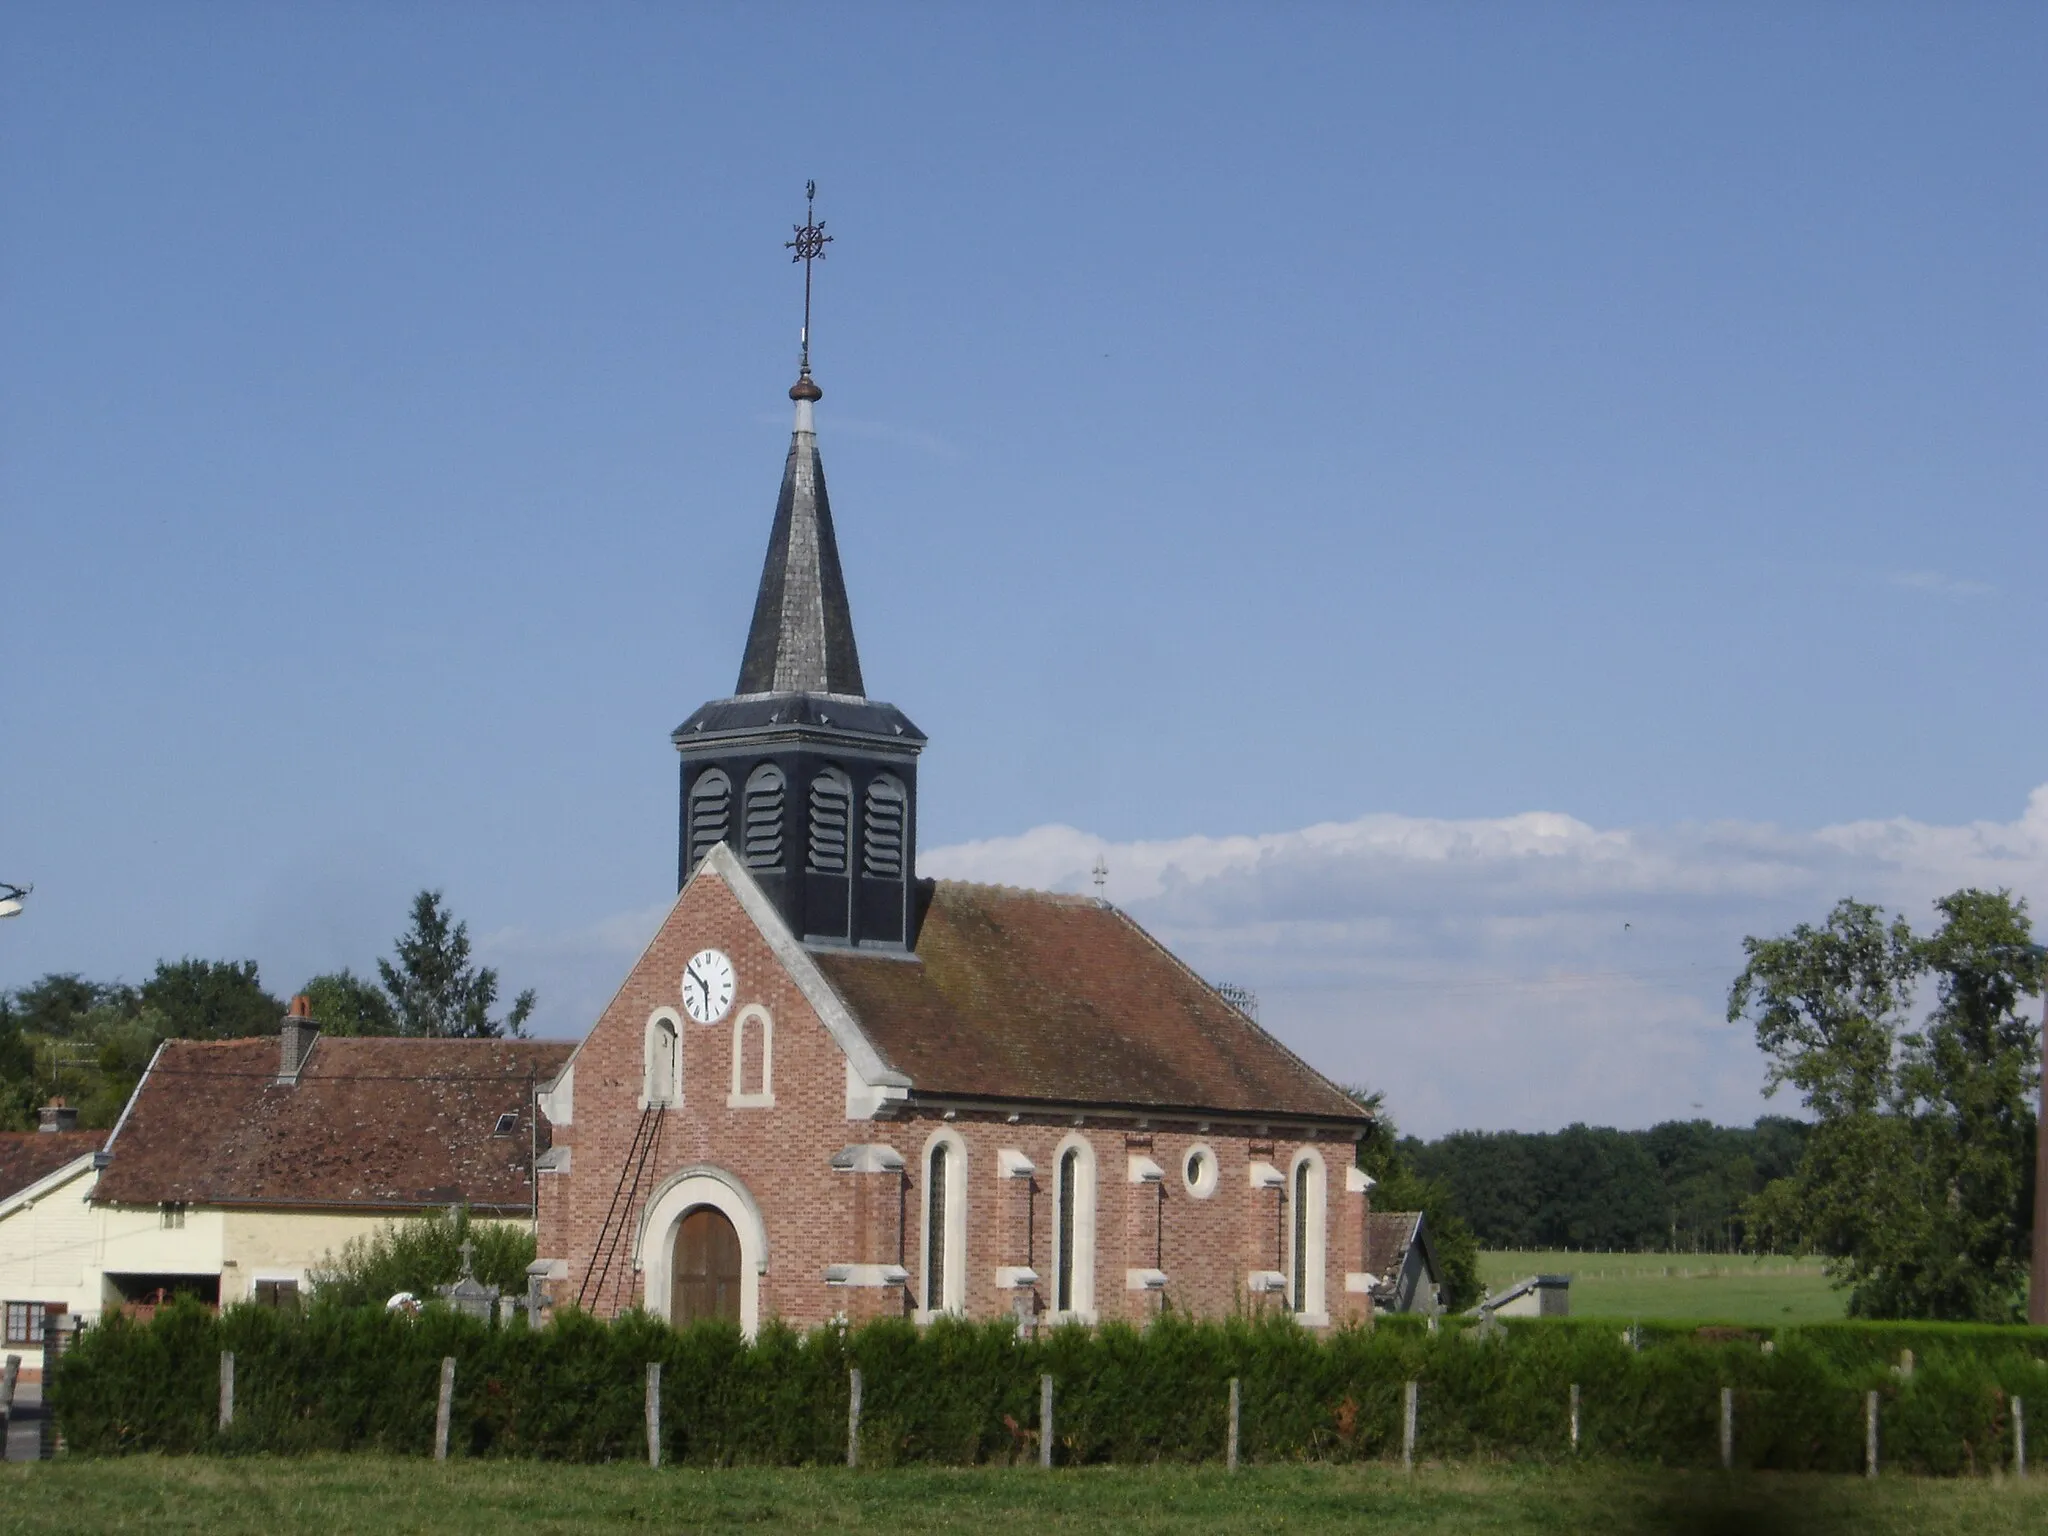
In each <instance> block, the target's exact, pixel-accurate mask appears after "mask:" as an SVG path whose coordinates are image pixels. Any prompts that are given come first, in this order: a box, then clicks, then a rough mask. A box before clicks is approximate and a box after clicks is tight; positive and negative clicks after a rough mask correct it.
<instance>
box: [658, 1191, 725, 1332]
mask: <svg viewBox="0 0 2048 1536" xmlns="http://www.w3.org/2000/svg"><path fill="white" fill-rule="evenodd" d="M669 1274H670V1275H671V1276H672V1277H673V1278H672V1279H671V1280H670V1283H669V1286H670V1288H669V1306H668V1318H669V1321H670V1322H672V1323H674V1324H675V1325H676V1326H677V1327H678V1328H682V1327H687V1326H688V1325H689V1324H691V1323H695V1322H701V1321H703V1320H704V1319H705V1318H713V1317H715V1318H718V1319H720V1320H721V1321H724V1322H728V1323H737V1322H739V1321H740V1292H741V1286H742V1280H741V1262H740V1235H739V1232H738V1230H737V1229H735V1228H734V1226H733V1224H732V1221H731V1219H730V1218H729V1217H728V1216H727V1215H726V1214H725V1212H723V1211H721V1210H719V1209H717V1208H716V1207H715V1206H709V1205H699V1206H693V1207H691V1209H690V1210H688V1211H686V1212H685V1213H684V1214H683V1219H682V1220H681V1221H679V1222H677V1223H676V1244H675V1254H674V1259H673V1262H672V1263H671V1265H670V1267H669Z"/></svg>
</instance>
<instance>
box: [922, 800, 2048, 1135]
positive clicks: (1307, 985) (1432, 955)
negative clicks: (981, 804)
mask: <svg viewBox="0 0 2048 1536" xmlns="http://www.w3.org/2000/svg"><path fill="white" fill-rule="evenodd" d="M1098 857H1101V858H1103V859H1104V860H1105V861H1106V863H1107V865H1108V868H1109V881H1108V886H1107V893H1108V895H1109V896H1110V898H1111V899H1112V900H1114V901H1116V902H1117V903H1118V904H1119V905H1121V906H1124V907H1126V908H1127V909H1129V910H1130V911H1131V913H1132V914H1133V915H1134V916H1135V917H1137V918H1138V919H1139V921H1141V922H1143V923H1145V924H1146V925H1147V926H1148V927H1150V928H1151V929H1152V930H1153V931H1154V932H1156V933H1157V934H1158V935H1159V936H1160V937H1161V938H1162V939H1164V940H1165V941H1166V942H1167V943H1169V944H1170V945H1172V946H1173V947H1174V948H1175V949H1176V950H1177V951H1179V952H1180V953H1181V954H1183V955H1184V956H1186V958H1187V959H1188V960H1189V961H1190V962H1191V963H1192V964H1194V965H1195V966H1196V967H1197V968H1198V969H1200V970H1201V971H1203V972H1204V973H1205V974H1207V975H1209V976H1211V977H1214V978H1217V979H1224V980H1232V981H1237V982H1240V983H1243V984H1247V985H1250V986H1251V987H1253V988H1254V990H1256V991H1257V992H1258V994H1259V997H1260V1000H1261V1020H1262V1022H1264V1023H1265V1024H1266V1025H1267V1027H1268V1028H1270V1029H1272V1030H1274V1031H1275V1032H1276V1033H1277V1034H1279V1035H1280V1036H1281V1037H1282V1038H1283V1039H1285V1040H1287V1041H1288V1042H1289V1043H1290V1044H1291V1045H1293V1046H1294V1047H1295V1048H1296V1049H1298V1050H1300V1051H1301V1052H1302V1053H1303V1054H1304V1055H1305V1056H1307V1057H1308V1058H1309V1059H1310V1060H1311V1061H1313V1062H1315V1063H1316V1064H1317V1065H1318V1066H1319V1067H1321V1068H1322V1069H1323V1070H1324V1071H1326V1072H1328V1073H1329V1074H1331V1075H1332V1076H1334V1077H1336V1078H1338V1079H1340V1080H1345V1081H1355V1082H1363V1083H1369V1084H1371V1085H1373V1086H1375V1087H1383V1088H1385V1089H1387V1090H1388V1092H1389V1096H1390V1102H1391V1105H1392V1107H1393V1108H1394V1110H1395V1113H1396V1115H1397V1116H1398V1117H1399V1118H1401V1119H1402V1121H1403V1122H1404V1124H1406V1125H1407V1126H1409V1127H1410V1128H1412V1129H1414V1130H1417V1131H1419V1132H1424V1133H1435V1132H1439V1131H1444V1130H1449V1129H1454V1128H1457V1127H1465V1126H1483V1127H1496V1128H1497V1127H1506V1126H1523V1127H1539V1126H1551V1125H1558V1124H1563V1123H1565V1122H1567V1121H1570V1120H1573V1119H1586V1120H1592V1121H1597V1122H1606V1123H1612V1124H1622V1125H1635V1124H1646V1123H1649V1122H1650V1121H1653V1120H1657V1119H1663V1118H1667V1117H1672V1116H1683V1115H1690V1114H1706V1115H1711V1116H1714V1117H1716V1118H1720V1119H1724V1120H1743V1119H1747V1118H1749V1117H1751V1116H1753V1115H1755V1114H1757V1113H1759V1112H1760V1111H1761V1110H1762V1109H1763V1107H1764V1105H1763V1103H1762V1101H1761V1099H1760V1097H1759V1091H1758V1090H1759V1086H1760V1084H1761V1081H1762V1069H1761V1063H1760V1061H1759V1059H1758V1057H1757V1055H1756V1052H1755V1049H1754V1047H1753V1045H1752V1044H1751V1041H1750V1037H1749V1035H1748V1032H1747V1031H1746V1030H1744V1029H1742V1028H1740V1027H1731V1026H1729V1025H1727V1024H1725V1023H1723V1022H1722V1021H1721V1020H1722V1009H1723V999H1724V997H1725V990H1726V987H1727V984H1728V981H1729V979H1730V978H1731V977H1732V976H1733V975H1734V973H1735V971H1736V970H1737V969H1738V968H1739V966H1740V963H1741V953H1742V951H1741V941H1742V938H1743V936H1744V935H1746V934H1763V933H1774V932H1778V931H1780V930H1782V929H1783V928H1785V927H1787V926H1789V925H1790V924H1792V923H1794V922H1798V921H1800V920H1802V919H1809V918H1818V917H1820V916H1821V915H1822V914H1824V913H1825V912H1826V910H1827V908H1828V907H1829V906H1831V905H1832V904H1833V902H1834V901H1835V900H1836V899H1837V898H1839V897H1841V896H1845V895H1855V896H1858V897H1860V898H1862V899H1865V900H1874V901H1879V902H1883V903H1885V904H1886V905H1888V906H1892V907H1894V908H1896V909H1899V910H1902V911H1905V912H1906V913H1907V914H1908V915H1909V916H1911V917H1912V918H1913V919H1914V920H1915V921H1916V922H1920V923H1925V922H1926V921H1927V917H1928V913H1927V903H1928V902H1929V901H1931V900H1932V899H1933V898H1934V897H1935V896H1938V895H1941V894H1943V893H1945V892H1947V891H1950V890H1954V889H1956V888H1957V887H1959V886H1963V885H1980V886H1989V887H2000V886H2003V887H2010V888H2012V889H2014V890H2015V891H2017V892H2019V893H2020V894H2022V895H2024V894H2027V893H2029V892H2035V893H2040V892H2044V891H2048V786H2044V787H2043V788H2042V789H2038V790H2036V791H2035V792H2034V794H2033V795H2032V797H2031V798H2030V799H2029V801H2028V805H2027V809H2026V812H2025V813H2024V814H2023V815H2022V816H2021V818H2020V819H2019V820H2017V821H2014V822H2009V823H1983V822H1980V823H1974V824H1971V825H1968V826H1932V825H1928V824H1926V823H1922V822H1915V821H1909V820H1905V819H1897V820H1892V821H1883V822H1852V823H1847V824H1844V825H1840V826H1833V827H1825V828H1822V829H1820V830H1819V831H1815V832H1797V831H1788V830H1786V829H1783V828H1779V827H1775V826H1769V825H1762V824H1754V823H1734V822H1717V823H1710V824H1697V825H1679V826H1671V827H1653V828H1633V829H1619V830H1616V829H1601V828H1596V827H1592V826H1589V825H1588V824H1586V823H1585V822H1582V821H1579V820H1577V819H1575V818H1573V817H1570V816H1565V815H1559V814H1555V813H1548V812H1532V813H1527V814H1523V815H1519V816H1508V817H1502V818H1498V819H1488V820H1469V821H1446V820H1436V819H1430V818H1420V817H1405V816H1389V815H1374V816H1365V817H1361V818H1359V819H1358V820H1356V821H1349V822H1337V823H1327V824H1324V825H1320V826H1314V827H1306V828H1303V829H1301V830H1299V831H1293V832H1282V833H1273V834H1267V835H1263V836H1257V837H1189V838H1178V839H1173V840H1170V841H1162V842H1140V843H1121V844H1120V843H1110V842H1106V841H1104V840H1103V839H1100V838H1096V837H1092V836H1090V835H1088V834H1086V833H1084V832H1081V831H1078V830H1076V829H1074V828H1072V827H1063V826H1047V827H1038V828H1034V829H1033V830H1031V831H1029V832H1026V833H1024V834H1022V835H1020V836H1017V837H1011V838H997V839H989V840H986V841H982V842H974V843H964V844H960V845H957V846H954V847H950V848H941V849H935V850H932V851H930V852H929V853H927V854H926V855H925V856H924V858H923V859H922V860H921V861H920V862H921V864H922V865H923V868H924V870H925V872H926V873H930V874H937V875H941V876H946V877H951V878H958V879H972V880H988V881H998V882H1005V883H1010V884H1018V885H1031V886H1038V887H1042V888H1048V889H1055V890H1070V891H1073V890H1086V889H1088V888H1089V880H1090V871H1091V870H1092V868H1093V866H1094V863H1095V861H1096V859H1097V858H1098ZM1785 1107H1787V1108H1789V1107H1790V1106H1789V1105H1787V1106H1785Z"/></svg>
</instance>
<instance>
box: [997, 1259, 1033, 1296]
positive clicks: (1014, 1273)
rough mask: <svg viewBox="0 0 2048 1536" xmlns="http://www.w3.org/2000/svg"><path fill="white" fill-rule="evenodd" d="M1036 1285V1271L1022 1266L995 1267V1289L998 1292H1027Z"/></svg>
mask: <svg viewBox="0 0 2048 1536" xmlns="http://www.w3.org/2000/svg"><path fill="white" fill-rule="evenodd" d="M1036 1284H1038V1271H1037V1270H1035V1269H1032V1268H1029V1267H1028V1266H1026V1265H1023V1264H998V1265H997V1266H996V1289H997V1290H999V1291H1028V1290H1030V1289H1031V1287H1033V1286H1034V1285H1036Z"/></svg>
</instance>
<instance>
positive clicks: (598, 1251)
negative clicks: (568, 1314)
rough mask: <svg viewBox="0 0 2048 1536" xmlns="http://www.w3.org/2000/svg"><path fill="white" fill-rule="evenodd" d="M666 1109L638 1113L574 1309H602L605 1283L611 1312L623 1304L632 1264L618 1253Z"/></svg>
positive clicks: (654, 1106) (658, 1139)
mask: <svg viewBox="0 0 2048 1536" xmlns="http://www.w3.org/2000/svg"><path fill="white" fill-rule="evenodd" d="M666 1107H667V1106H665V1105H661V1104H650V1105H648V1106H647V1108H646V1109H644V1110H642V1111H641V1112H640V1124H639V1125H638V1126H636V1127H635V1128H634V1131H633V1143H632V1145H631V1146H629V1147H628V1148H627V1149H626V1160H625V1162H624V1163H623V1164H621V1165H620V1167H619V1182H618V1187H617V1188H615V1189H614V1190H613V1191H612V1203H611V1207H610V1208H609V1209H608V1210H607V1211H606V1212H605V1213H604V1225H603V1226H601V1227H600V1228H598V1232H597V1246H596V1247H595V1248H593V1249H592V1250H591V1254H590V1263H589V1265H588V1266H587V1267H586V1268H585V1269H584V1271H583V1284H582V1285H581V1286H579V1287H578V1288H577V1291H576V1305H577V1306H579V1307H589V1306H591V1305H593V1304H595V1305H599V1306H602V1305H603V1303H604V1290H605V1285H606V1283H607V1282H608V1281H609V1282H610V1283H611V1285H612V1288H613V1290H614V1292H615V1294H614V1296H613V1298H612V1310H613V1311H617V1310H618V1308H619V1306H620V1304H621V1303H623V1301H624V1300H625V1290H626V1284H627V1280H628V1277H629V1276H630V1275H631V1274H632V1272H633V1263H632V1259H631V1256H630V1255H627V1254H624V1253H622V1252H621V1251H620V1250H621V1249H623V1248H624V1247H625V1246H626V1234H627V1233H628V1232H629V1231H631V1230H632V1226H633V1215H634V1207H635V1206H636V1205H637V1204H638V1203H639V1199H640V1186H641V1184H642V1183H643V1182H644V1181H645V1178H646V1175H647V1167H648V1164H650V1163H651V1162H653V1161H654V1153H655V1150H656V1148H657V1147H659V1146H660V1144H661V1131H662V1126H663V1124H664V1123H665V1117H664V1116H663V1114H662V1111H663V1109H665V1108H666ZM615 1268H616V1271H617V1273H616V1277H614V1269H615Z"/></svg>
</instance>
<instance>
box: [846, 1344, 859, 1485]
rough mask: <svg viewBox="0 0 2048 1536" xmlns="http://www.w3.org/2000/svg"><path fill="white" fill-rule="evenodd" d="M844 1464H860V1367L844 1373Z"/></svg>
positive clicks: (850, 1465) (852, 1465) (851, 1465)
mask: <svg viewBox="0 0 2048 1536" xmlns="http://www.w3.org/2000/svg"><path fill="white" fill-rule="evenodd" d="M846 1464H847V1465H848V1466H849V1467H857V1466H859V1465H860V1367H859V1366H857V1365H856V1366H855V1367H853V1369H851V1370H850V1371H848V1372H847V1373H846Z"/></svg>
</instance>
